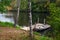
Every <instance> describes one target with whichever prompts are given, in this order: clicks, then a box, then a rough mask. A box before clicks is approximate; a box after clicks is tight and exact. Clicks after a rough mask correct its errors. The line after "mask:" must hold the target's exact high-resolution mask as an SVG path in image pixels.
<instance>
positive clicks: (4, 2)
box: [0, 0, 11, 12]
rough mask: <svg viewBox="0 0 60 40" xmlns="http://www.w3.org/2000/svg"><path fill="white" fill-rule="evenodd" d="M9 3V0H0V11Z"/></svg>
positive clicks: (4, 9)
mask: <svg viewBox="0 0 60 40" xmlns="http://www.w3.org/2000/svg"><path fill="white" fill-rule="evenodd" d="M10 3H11V0H1V1H0V12H5V11H6V10H7V9H6V6H9V5H10Z"/></svg>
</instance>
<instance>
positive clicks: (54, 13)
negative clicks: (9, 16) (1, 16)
mask: <svg viewBox="0 0 60 40" xmlns="http://www.w3.org/2000/svg"><path fill="white" fill-rule="evenodd" d="M29 1H31V10H30V9H29V4H28V3H29ZM8 7H9V8H11V9H9V8H8ZM18 7H19V11H18V13H19V17H18V18H17V14H18V13H17V10H18ZM7 12H13V15H14V16H13V17H14V23H15V24H12V23H8V22H6V23H4V22H0V27H2V26H5V27H6V26H10V28H12V29H11V30H12V31H14V30H15V29H14V25H16V22H17V21H18V22H17V24H18V25H19V26H21V27H22V26H29V25H30V23H29V20H30V19H29V16H30V15H29V12H31V14H32V25H34V24H37V23H42V24H44V19H45V24H49V25H50V26H51V30H50V31H48V32H47V33H46V34H45V35H43V36H40V33H38V32H34V33H33V34H34V36H35V38H36V39H34V40H60V0H19V2H17V0H0V13H7ZM16 19H17V20H16ZM5 27H4V28H5ZM4 28H2V29H4ZM0 29H1V28H0ZM16 29H17V30H18V31H19V32H20V31H22V33H23V34H24V32H25V31H23V30H21V29H19V27H16ZM0 32H1V30H0ZM23 34H22V37H21V39H20V36H17V35H15V36H17V37H14V38H16V39H14V38H13V37H12V38H11V39H12V40H29V39H28V38H29V36H28V37H27V36H26V35H28V34H27V33H26V32H25V34H24V35H23ZM0 35H1V34H0ZM24 36H25V38H24ZM0 40H4V39H1V38H0ZM5 40H10V39H5Z"/></svg>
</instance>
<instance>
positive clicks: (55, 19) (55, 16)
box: [48, 3, 60, 31]
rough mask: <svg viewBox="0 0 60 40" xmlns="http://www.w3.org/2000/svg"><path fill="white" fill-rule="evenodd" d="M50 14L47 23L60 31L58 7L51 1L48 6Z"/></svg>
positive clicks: (59, 10)
mask: <svg viewBox="0 0 60 40" xmlns="http://www.w3.org/2000/svg"><path fill="white" fill-rule="evenodd" d="M49 10H50V16H49V17H48V18H49V21H48V23H49V24H50V25H51V26H52V27H53V28H54V29H55V30H57V31H60V29H59V28H60V7H57V6H56V4H54V3H51V4H50V6H49Z"/></svg>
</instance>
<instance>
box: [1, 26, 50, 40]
mask: <svg viewBox="0 0 60 40" xmlns="http://www.w3.org/2000/svg"><path fill="white" fill-rule="evenodd" d="M35 34H36V33H35ZM35 34H34V40H51V39H50V38H48V37H43V36H40V35H35ZM0 40H30V39H29V32H28V31H24V30H21V29H19V30H17V29H16V28H9V27H0Z"/></svg>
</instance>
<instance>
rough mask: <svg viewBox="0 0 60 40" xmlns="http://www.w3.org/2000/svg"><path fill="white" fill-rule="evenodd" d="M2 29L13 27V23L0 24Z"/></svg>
mask: <svg viewBox="0 0 60 40" xmlns="http://www.w3.org/2000/svg"><path fill="white" fill-rule="evenodd" d="M0 26H1V27H13V24H12V23H9V22H0Z"/></svg>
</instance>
